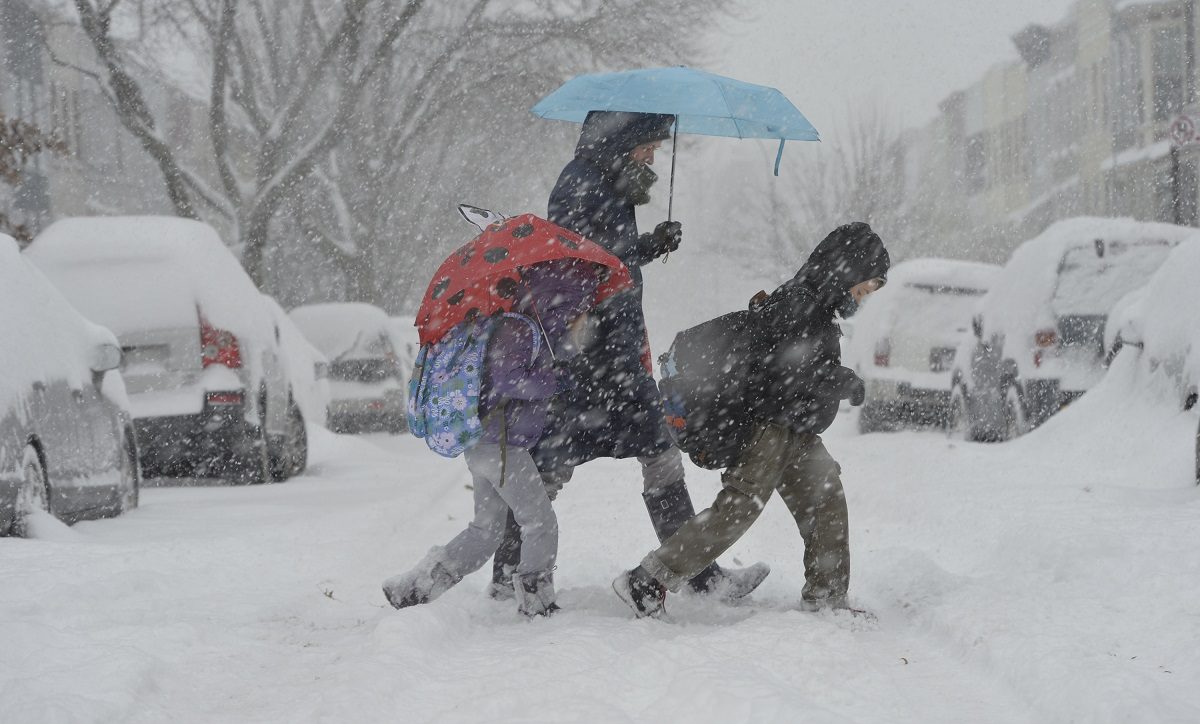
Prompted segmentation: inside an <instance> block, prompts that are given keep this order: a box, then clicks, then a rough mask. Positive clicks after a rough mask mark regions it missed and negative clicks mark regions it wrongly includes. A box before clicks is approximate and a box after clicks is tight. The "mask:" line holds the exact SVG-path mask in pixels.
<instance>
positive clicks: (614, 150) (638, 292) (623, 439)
mask: <svg viewBox="0 0 1200 724" xmlns="http://www.w3.org/2000/svg"><path fill="white" fill-rule="evenodd" d="M672 121H673V119H672V117H671V116H660V115H653V114H640V113H610V112H592V113H590V114H589V115H588V118H587V120H586V121H585V122H584V125H583V130H582V132H581V134H580V139H579V143H578V145H577V146H576V149H575V158H574V159H572V160H571V162H570V163H568V164H567V166H566V167H565V168H564V169H563V171H562V174H561V175H560V176H559V179H558V183H557V184H556V185H555V187H554V190H553V192H551V194H550V203H549V214H548V216H549V219H550V220H551V221H553V222H554V223H556V224H558V225H560V226H563V227H566V228H568V229H570V230H572V231H574V232H576V233H578V234H580V235H581V236H584V237H586V238H588V239H590V240H592V241H594V242H596V243H598V244H600V245H601V246H603V247H604V248H605V249H607V250H608V251H609V252H611V253H612V254H613V255H614V256H616V257H617V258H619V259H620V260H621V261H622V262H624V263H625V266H626V267H628V268H629V271H630V274H631V276H632V277H633V282H634V286H633V288H632V289H630V290H628V291H626V292H622V293H620V294H616V295H614V296H612V297H610V298H609V299H608V300H606V301H605V303H604V304H603V305H602V306H601V307H599V308H597V309H596V310H595V315H594V316H595V325H594V334H593V337H592V341H591V343H590V344H589V346H588V347H587V349H586V350H584V353H583V355H581V356H580V357H579V358H577V359H576V363H575V364H574V365H572V369H571V374H572V377H573V379H574V380H575V382H576V386H575V388H574V389H573V396H571V397H569V399H568V398H565V399H567V401H566V402H564V404H563V405H562V407H561V410H560V412H561V414H560V415H559V417H558V419H559V422H556V425H558V426H559V427H560V428H561V429H560V430H558V431H557V432H559V433H560V434H559V435H557V436H556V437H555V438H554V439H553V440H551V441H548V442H547V444H546V446H545V447H546V448H547V455H546V456H543V457H553V455H549V448H551V447H553V448H556V451H557V452H558V453H560V456H559V459H558V461H557V463H551V464H568V463H569V464H578V463H581V462H584V461H586V460H591V459H593V458H597V457H633V456H639V455H653V454H657V453H660V452H662V451H664V450H666V449H667V448H668V447H669V446H670V444H671V443H670V437H669V435H668V433H667V431H666V427H665V424H664V422H663V415H662V408H661V402H660V400H659V395H658V388H657V386H656V385H655V383H654V378H653V377H652V376H651V375H650V373H649V372H648V371H647V370H646V368H645V366H644V365H643V363H642V359H643V353H644V352H647V351H648V349H647V344H648V342H647V335H646V321H645V316H644V314H643V312H642V273H641V269H640V267H641V266H642V265H644V264H646V263H648V262H650V261H651V260H652V259H654V257H655V255H656V250H655V249H654V247H653V244H652V242H651V238H650V235H649V234H639V233H638V228H637V219H636V216H635V213H634V206H635V205H634V202H633V200H632V199H631V198H630V196H631V192H629V191H628V189H629V186H630V184H629V182H628V173H627V169H626V163H627V159H626V154H628V152H629V151H631V150H633V148H634V147H636V146H638V145H641V144H643V143H647V142H649V141H655V140H661V139H663V138H666V137H667V135H668V134H669V129H670V125H671V123H672Z"/></svg>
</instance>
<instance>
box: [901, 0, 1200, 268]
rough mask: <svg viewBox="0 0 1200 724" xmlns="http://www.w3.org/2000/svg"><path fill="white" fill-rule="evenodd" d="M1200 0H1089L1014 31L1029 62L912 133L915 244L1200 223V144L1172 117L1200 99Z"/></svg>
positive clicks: (982, 254) (1005, 67) (1003, 241)
mask: <svg viewBox="0 0 1200 724" xmlns="http://www.w3.org/2000/svg"><path fill="white" fill-rule="evenodd" d="M1195 5H1196V0H1077V2H1076V3H1075V4H1074V5H1073V6H1072V7H1071V9H1070V11H1069V12H1068V13H1067V16H1066V17H1064V18H1063V19H1062V20H1061V21H1059V22H1058V23H1056V24H1053V25H1048V26H1043V25H1031V26H1028V27H1026V28H1024V29H1023V30H1021V31H1020V32H1019V33H1017V34H1016V35H1014V36H1013V38H1012V40H1013V44H1014V46H1015V48H1016V50H1017V53H1018V56H1019V59H1018V60H1014V61H1010V62H1007V63H1003V64H1000V65H998V66H996V67H993V68H992V69H991V70H989V71H988V72H987V73H986V74H985V75H984V77H982V78H980V79H979V80H978V81H977V82H975V83H974V84H972V85H971V86H969V87H968V88H965V89H963V90H960V91H956V92H955V93H953V94H951V95H950V96H948V97H947V98H946V100H945V101H943V102H942V104H941V105H940V107H939V114H938V116H937V117H935V118H934V119H933V120H932V121H930V122H929V123H928V124H926V125H925V126H924V127H922V128H920V129H915V130H913V131H909V132H907V133H905V134H903V135H902V137H901V139H900V141H899V142H898V143H899V144H900V145H901V146H903V155H904V158H905V163H906V166H905V174H904V179H905V181H904V197H905V205H906V210H907V211H906V214H905V218H906V219H907V221H908V223H906V224H905V225H904V227H903V228H901V229H900V230H899V231H900V234H901V236H902V238H904V240H905V246H906V251H907V253H908V254H910V255H924V254H937V253H945V251H946V250H955V252H956V254H957V255H962V254H963V253H967V254H969V255H970V256H973V257H975V258H979V259H982V260H987V261H1002V260H1003V259H1005V258H1007V256H1008V254H1009V253H1010V252H1011V251H1012V249H1013V248H1014V247H1015V246H1016V245H1017V244H1019V243H1020V242H1021V241H1023V240H1025V239H1028V238H1031V237H1032V236H1035V235H1036V234H1038V233H1039V232H1041V231H1042V230H1043V229H1045V228H1046V227H1047V226H1048V225H1050V224H1052V223H1054V222H1055V221H1057V220H1059V219H1062V218H1066V217H1069V216H1077V215H1096V216H1129V217H1133V218H1137V219H1142V220H1156V221H1170V222H1175V223H1182V224H1187V225H1197V223H1198V218H1197V211H1196V210H1197V207H1198V189H1197V180H1196V179H1197V173H1196V169H1197V166H1198V161H1200V150H1198V149H1197V148H1196V147H1195V146H1183V147H1178V148H1176V147H1174V146H1173V145H1172V143H1171V141H1170V129H1171V125H1172V122H1173V121H1174V120H1175V119H1176V118H1177V117H1179V115H1180V114H1182V113H1191V112H1192V111H1195V110H1197V103H1196V85H1197V81H1196V78H1197V64H1196V60H1195V57H1196V47H1197V30H1196V21H1195V11H1196V8H1195ZM931 205H932V206H933V207H936V206H938V205H941V206H943V207H944V208H942V209H940V210H939V209H937V208H924V209H923V210H922V209H921V207H922V206H925V207H929V206H931ZM964 235H968V236H969V237H970V238H969V239H968V240H966V241H967V243H963V239H962V237H963V236H964Z"/></svg>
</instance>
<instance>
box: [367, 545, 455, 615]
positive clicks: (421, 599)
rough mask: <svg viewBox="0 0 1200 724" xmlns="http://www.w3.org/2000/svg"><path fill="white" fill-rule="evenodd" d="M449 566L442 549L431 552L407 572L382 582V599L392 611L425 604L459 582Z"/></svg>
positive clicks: (434, 549)
mask: <svg viewBox="0 0 1200 724" xmlns="http://www.w3.org/2000/svg"><path fill="white" fill-rule="evenodd" d="M450 565H451V564H450V560H449V559H448V558H447V557H446V549H445V548H442V547H441V546H438V547H435V548H432V549H430V551H429V553H427V554H426V555H425V557H424V558H422V559H421V562H420V563H418V564H417V565H416V566H415V567H414V568H413V569H412V570H411V571H408V572H407V573H401V574H400V575H398V576H392V577H391V578H389V579H387V580H386V581H384V582H383V595H384V596H386V597H387V600H388V603H390V604H392V606H393V607H394V608H408V607H409V606H416V605H417V604H420V603H429V602H430V601H432V600H433V599H435V598H437V597H438V596H440V595H442V594H443V593H445V592H446V591H449V590H450V589H451V588H453V587H454V584H456V583H458V582H459V581H461V580H462V576H460V575H458V574H456V573H455V572H454V571H453V570H452V569H451V568H450Z"/></svg>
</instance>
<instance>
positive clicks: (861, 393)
mask: <svg viewBox="0 0 1200 724" xmlns="http://www.w3.org/2000/svg"><path fill="white" fill-rule="evenodd" d="M846 399H848V400H850V405H851V406H852V407H858V406H859V405H861V404H862V403H863V402H865V401H866V399H867V386H866V385H865V384H863V381H862V378H861V377H859V376H858V375H854V379H852V380H850V382H849V383H848V384H847V385H846Z"/></svg>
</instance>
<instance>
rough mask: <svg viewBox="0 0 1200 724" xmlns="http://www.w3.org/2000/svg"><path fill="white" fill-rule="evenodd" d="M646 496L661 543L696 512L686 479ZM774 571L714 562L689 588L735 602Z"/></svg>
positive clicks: (765, 565) (767, 568) (655, 530)
mask: <svg viewBox="0 0 1200 724" xmlns="http://www.w3.org/2000/svg"><path fill="white" fill-rule="evenodd" d="M642 499H643V500H644V501H645V502H646V512H647V513H649V514H650V523H651V525H653V526H654V533H655V534H656V535H657V536H658V542H659V543H663V542H665V541H666V540H667V539H668V538H670V537H671V536H672V535H674V533H675V531H677V530H679V526H681V525H683V524H684V523H686V522H687V521H688V520H690V519H691V518H692V517H693V516H695V515H696V509H695V508H694V507H692V498H691V496H689V495H688V490H687V485H685V484H684V482H683V481H682V480H677V481H675V482H674V483H671V484H670V485H667V486H664V487H662V488H660V489H658V490H655V491H651V492H648V493H642ZM770 572H771V568H770V566H768V565H767V564H765V563H756V564H754V565H753V566H750V567H749V568H743V569H730V570H726V569H724V568H721V567H720V566H719V565H717V564H716V563H713V564H711V565H709V566H708V568H705V569H704V570H702V571H700V572H699V573H697V574H696V575H695V576H694V577H692V579H691V580H690V581H688V588H690V589H691V590H692V591H694V592H695V593H699V594H702V595H709V594H711V595H715V596H717V597H719V598H722V599H725V600H728V601H732V600H736V599H739V598H745V597H746V596H748V595H750V592H751V591H753V590H754V589H755V588H758V584H760V583H762V582H763V579H764V578H766V577H767V575H768V574H769V573H770Z"/></svg>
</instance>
